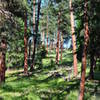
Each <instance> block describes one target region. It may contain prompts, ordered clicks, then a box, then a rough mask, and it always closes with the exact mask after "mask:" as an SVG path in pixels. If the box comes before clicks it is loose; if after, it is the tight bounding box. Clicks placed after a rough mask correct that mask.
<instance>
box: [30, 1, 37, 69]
mask: <svg viewBox="0 0 100 100" xmlns="http://www.w3.org/2000/svg"><path fill="white" fill-rule="evenodd" d="M35 5H36V0H33V34H34V36H33V45H34V46H33V54H32V64H31V68H30V71H33V69H34V58H35V47H36V46H35V45H36V32H35V31H36V27H35V26H36V23H35Z"/></svg>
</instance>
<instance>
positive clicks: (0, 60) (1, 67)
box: [0, 40, 7, 83]
mask: <svg viewBox="0 0 100 100" xmlns="http://www.w3.org/2000/svg"><path fill="white" fill-rule="evenodd" d="M6 47H7V45H6V42H5V40H2V41H1V48H0V49H1V52H0V83H2V82H5V71H6V64H5V52H6Z"/></svg>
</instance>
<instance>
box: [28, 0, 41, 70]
mask: <svg viewBox="0 0 100 100" xmlns="http://www.w3.org/2000/svg"><path fill="white" fill-rule="evenodd" d="M37 6H38V7H37V19H36V23H35V33H36V34H34V51H33V56H32V66H33V67H34V64H35V61H34V59H35V52H36V43H37V33H38V26H39V16H40V9H41V0H38V5H37ZM32 70H33V68H32V69H30V71H32Z"/></svg>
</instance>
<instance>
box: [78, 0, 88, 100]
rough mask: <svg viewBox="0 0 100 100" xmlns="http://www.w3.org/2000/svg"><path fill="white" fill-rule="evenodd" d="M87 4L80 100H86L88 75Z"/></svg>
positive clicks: (86, 2)
mask: <svg viewBox="0 0 100 100" xmlns="http://www.w3.org/2000/svg"><path fill="white" fill-rule="evenodd" d="M87 4H88V1H87V0H85V5H84V21H85V24H84V29H85V32H84V48H83V55H82V70H81V83H80V95H79V100H83V99H84V90H85V73H86V56H87V47H88V42H89V28H88V16H87Z"/></svg>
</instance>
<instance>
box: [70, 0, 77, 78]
mask: <svg viewBox="0 0 100 100" xmlns="http://www.w3.org/2000/svg"><path fill="white" fill-rule="evenodd" d="M70 19H71V31H72V45H73V67H74V76H77V74H78V69H77V54H76V37H75V29H74V16H73V7H72V0H70Z"/></svg>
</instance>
